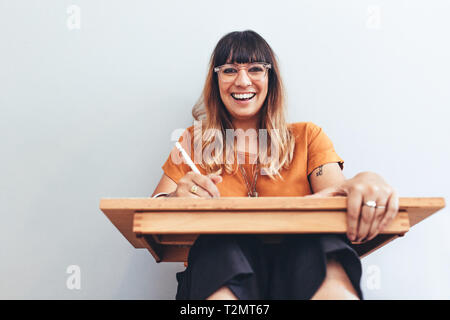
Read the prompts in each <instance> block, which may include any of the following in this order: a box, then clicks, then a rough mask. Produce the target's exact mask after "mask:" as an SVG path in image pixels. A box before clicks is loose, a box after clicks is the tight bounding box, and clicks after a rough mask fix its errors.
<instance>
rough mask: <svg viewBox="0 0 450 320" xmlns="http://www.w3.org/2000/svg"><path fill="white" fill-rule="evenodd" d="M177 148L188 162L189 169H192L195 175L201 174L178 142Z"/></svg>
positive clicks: (176, 143)
mask: <svg viewBox="0 0 450 320" xmlns="http://www.w3.org/2000/svg"><path fill="white" fill-rule="evenodd" d="M175 146H176V147H177V149H178V151H180V152H181V154H182V155H183V158H184V160H186V163H187V164H188V165H189V167H191V169H192V171H194V172H195V173H198V174H201V173H200V171H199V170H198V168H197V167H196V166H195V164H194V163H193V162H192V160H191V158H190V157H189V156H188V154H187V153H186V151H184V149H183V147H182V146H181V144H180V143H179V142H178V141H177V142H175Z"/></svg>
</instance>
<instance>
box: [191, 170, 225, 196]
mask: <svg viewBox="0 0 450 320" xmlns="http://www.w3.org/2000/svg"><path fill="white" fill-rule="evenodd" d="M192 182H194V183H195V184H197V185H198V186H200V187H202V188H203V189H204V190H206V191H207V192H208V193H209V194H210V195H211V197H213V198H219V197H220V193H219V189H217V186H216V185H215V184H214V182H212V180H211V178H209V177H208V176H204V175H201V174H198V173H194V175H192Z"/></svg>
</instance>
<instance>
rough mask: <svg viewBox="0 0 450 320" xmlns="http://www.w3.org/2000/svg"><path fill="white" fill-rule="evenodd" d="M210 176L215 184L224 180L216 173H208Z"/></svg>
mask: <svg viewBox="0 0 450 320" xmlns="http://www.w3.org/2000/svg"><path fill="white" fill-rule="evenodd" d="M208 177H209V178H210V179H211V180H212V181H213V182H214V183H215V184H218V183H221V182H222V177H221V176H219V175H216V174H210V175H208Z"/></svg>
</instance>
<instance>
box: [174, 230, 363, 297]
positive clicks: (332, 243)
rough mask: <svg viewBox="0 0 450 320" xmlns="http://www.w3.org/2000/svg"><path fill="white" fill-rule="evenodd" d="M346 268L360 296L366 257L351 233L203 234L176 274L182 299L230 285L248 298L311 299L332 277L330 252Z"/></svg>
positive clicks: (212, 291)
mask: <svg viewBox="0 0 450 320" xmlns="http://www.w3.org/2000/svg"><path fill="white" fill-rule="evenodd" d="M329 254H332V255H333V257H334V258H335V259H337V260H338V261H339V262H340V263H341V265H342V266H343V268H344V270H345V271H346V273H347V275H348V277H349V279H350V281H351V283H352V284H353V286H354V288H355V290H356V292H357V293H358V295H359V298H360V299H363V294H362V291H361V287H360V280H361V275H362V267H361V261H360V259H359V256H358V254H357V253H356V252H355V251H354V250H353V249H352V248H351V246H350V242H349V240H348V239H347V237H346V236H345V235H335V234H321V235H317V234H314V235H299V234H288V235H284V237H283V240H282V242H281V243H278V244H266V243H264V242H263V241H262V240H261V238H260V237H259V236H257V235H200V236H199V237H198V238H197V240H196V241H195V243H194V244H193V246H192V248H191V250H190V251H189V256H188V266H187V268H186V269H185V270H184V271H182V272H179V273H177V274H176V278H177V281H178V288H177V294H176V299H177V300H204V299H206V298H207V297H209V296H210V295H211V294H212V293H214V292H215V291H217V290H218V289H219V288H221V287H222V286H227V287H228V288H230V290H231V291H232V292H233V293H234V294H235V295H236V297H238V298H239V299H242V300H260V299H267V300H276V299H283V300H292V299H295V300H306V299H310V298H311V297H312V296H313V295H314V293H315V292H316V291H317V290H318V289H319V287H320V286H321V284H322V282H323V280H324V279H325V276H326V264H327V255H329Z"/></svg>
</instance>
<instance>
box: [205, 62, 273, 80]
mask: <svg viewBox="0 0 450 320" xmlns="http://www.w3.org/2000/svg"><path fill="white" fill-rule="evenodd" d="M270 68H272V65H271V64H270V63H266V62H252V63H247V64H245V65H244V66H239V65H237V64H224V65H221V66H218V67H215V68H214V71H215V72H217V74H218V75H219V80H221V81H223V82H233V81H234V80H235V79H236V77H237V75H238V73H239V70H241V69H246V71H247V74H248V76H249V78H250V79H252V80H253V81H261V80H263V79H264V77H265V76H266V73H267V70H268V69H270Z"/></svg>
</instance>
